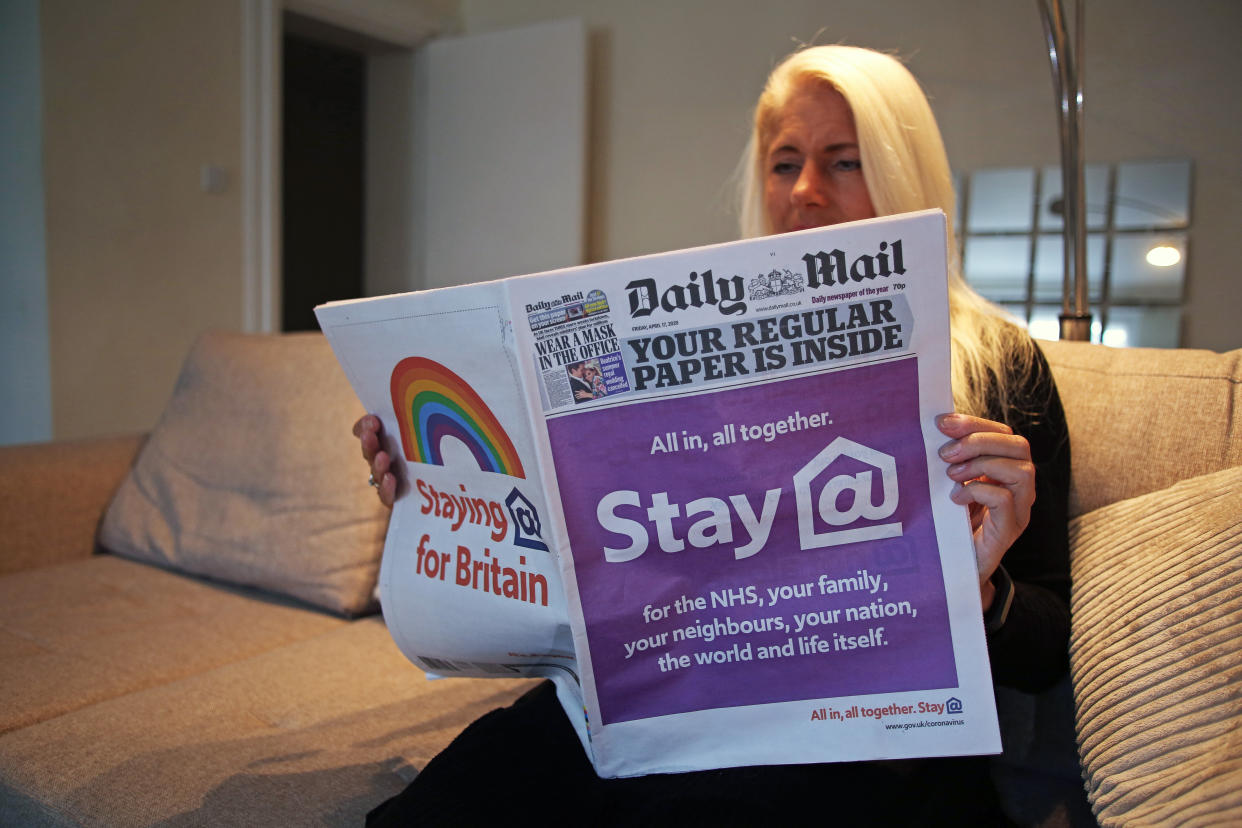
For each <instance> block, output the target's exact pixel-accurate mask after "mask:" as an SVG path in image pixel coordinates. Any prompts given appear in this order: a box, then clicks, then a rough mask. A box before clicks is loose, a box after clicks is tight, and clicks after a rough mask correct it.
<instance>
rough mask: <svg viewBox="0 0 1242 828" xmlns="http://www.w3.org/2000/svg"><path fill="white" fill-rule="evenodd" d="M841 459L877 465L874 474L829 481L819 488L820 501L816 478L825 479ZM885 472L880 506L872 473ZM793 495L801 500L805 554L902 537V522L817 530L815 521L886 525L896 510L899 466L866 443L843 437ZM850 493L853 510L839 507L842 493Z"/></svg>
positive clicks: (801, 478)
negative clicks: (817, 517) (815, 490)
mask: <svg viewBox="0 0 1242 828" xmlns="http://www.w3.org/2000/svg"><path fill="white" fill-rule="evenodd" d="M840 457H852V458H854V459H855V460H858V461H859V462H861V463H865V464H867V465H868V466H872V467H873V468H872V469H866V470H864V471H860V472H858V473H857V474H838V475H836V476H835V477H832V478H829V479H828V481H827V482H826V483H825V484H824V487H823V488H822V489H820V491H819V496H818V497H816V496H815V494H814V492H813V484H814V483H815V479H816V478H817V477H820V476H821V475H822V474H823V473H824V472H825V470H827V468H828V467H829V466H831V465H832V464H833V462H834V461H835V460H837V459H838V458H840ZM873 471H878V472H879V473H880V492H881V495H882V496H881V498H880V502H879V503H873V502H872V500H871V497H872V485H871V481H872V474H873ZM793 479H794V494H795V496H796V497H797V500H798V537H799V540H800V541H801V546H802V548H803V549H820V548H822V547H825V546H839V545H841V544H843V543H858V542H860V541H868V540H877V539H879V538H896V537H900V536H901V523H900V522H893V523H882V524H874V525H871V526H861V527H857V528H852V529H846V528H836V529H828V530H825V531H823V532H818V531H816V529H815V516H816V515H818V516H819V518H820V519H821V520H823V521H824V523H827V524H828V525H829V526H832V527H845V526H848V525H849V524H851V523H854V522H855V521H857V520H859V519H860V518H861V519H864V520H872V521H875V520H884V519H885V518H887V517H889V516H891V515H892V514H893V512H895V511H897V463H896V462H895V461H894V460H893V458H892V457H891V456H890V455H887V454H885V453H883V452H881V451H876V450H875V449H873V448H867V447H866V446H864V445H862V444H861V443H855V442H854V441H853V440H847V439H846V438H844V437H838V438H836V439H835V440H833V441H832V442H831V443H829V444H828V446H827V447H826V448H825V449H824V450H823V451H821V452H820V453H819V454H817V455H815V457H813V458H812V459H811V462H809V463H807V464H806V465H805V466H803V467H802V468H801V469H799V470H798V471H797V473H795V474H794V478H793ZM846 492H850V493H852V497H850V498H849V505H848V506H846V507H845V508H844V509H842V508H840V506H839V502H840V500H841V495H842V494H843V493H846Z"/></svg>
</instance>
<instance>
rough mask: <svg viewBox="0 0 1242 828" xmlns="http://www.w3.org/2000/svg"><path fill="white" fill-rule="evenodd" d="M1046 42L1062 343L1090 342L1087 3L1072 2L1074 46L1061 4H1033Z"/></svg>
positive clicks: (1049, 0) (1056, 0)
mask: <svg viewBox="0 0 1242 828" xmlns="http://www.w3.org/2000/svg"><path fill="white" fill-rule="evenodd" d="M1036 3H1037V4H1038V6H1039V12H1040V16H1041V17H1042V18H1043V23H1044V36H1045V37H1046V39H1047V41H1048V61H1049V63H1050V64H1051V67H1052V86H1053V90H1054V91H1055V92H1056V101H1057V124H1058V126H1059V132H1060V138H1061V187H1062V190H1061V193H1062V199H1061V203H1062V204H1063V205H1064V207H1063V210H1062V213H1061V219H1062V233H1063V235H1064V244H1063V251H1064V255H1063V266H1064V277H1063V281H1062V287H1061V315H1060V321H1061V326H1060V330H1061V334H1060V335H1061V339H1072V340H1078V341H1082V342H1086V341H1089V340H1090V339H1091V308H1090V305H1089V303H1088V301H1087V217H1086V193H1085V192H1084V190H1085V185H1084V183H1083V181H1084V179H1083V141H1082V29H1083V7H1084V5H1085V3H1086V0H1074V17H1075V20H1074V45H1073V50H1072V51H1071V49H1070V48H1069V42H1068V41H1069V32H1068V31H1067V28H1066V20H1065V13H1064V10H1063V9H1062V7H1061V0H1036Z"/></svg>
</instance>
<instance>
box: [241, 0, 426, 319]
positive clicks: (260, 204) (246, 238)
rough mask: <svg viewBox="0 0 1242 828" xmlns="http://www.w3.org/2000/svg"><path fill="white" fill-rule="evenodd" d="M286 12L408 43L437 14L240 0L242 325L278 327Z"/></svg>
mask: <svg viewBox="0 0 1242 828" xmlns="http://www.w3.org/2000/svg"><path fill="white" fill-rule="evenodd" d="M285 11H292V12H296V13H298V14H301V15H303V16H305V17H310V18H313V19H315V20H318V21H320V22H323V23H327V24H329V25H331V26H334V27H336V28H339V29H345V30H346V31H350V32H354V33H356V34H359V35H362V36H364V37H368V38H372V39H374V40H380V41H383V42H385V43H390V44H392V45H394V46H396V47H399V48H404V49H413V48H415V47H417V46H419V45H421V44H422V43H424V42H426V41H427V40H428V39H430V38H432V37H434V36H436V35H437V34H440V33H442V31H443V29H444V21H443V20H442V19H440V18H438V17H437V16H436V15H435V14H434V13H433V12H432V11H429V10H424V9H423V8H421V7H420V6H418V5H407V4H400V5H398V4H395V3H393V2H391V0H242V73H241V74H242V142H241V150H242V152H241V175H240V180H241V200H242V261H241V274H242V329H243V330H244V331H246V332H248V333H276V332H279V331H280V327H281V324H280V315H281V314H280V300H281V289H280V280H281V251H280V232H281V204H280V198H281V181H280V165H281V153H280V129H281V121H280V109H281V71H280V66H281V39H282V37H283V34H284V27H283V25H282V17H281V16H282V14H283V13H284V12H285Z"/></svg>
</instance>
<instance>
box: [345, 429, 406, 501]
mask: <svg viewBox="0 0 1242 828" xmlns="http://www.w3.org/2000/svg"><path fill="white" fill-rule="evenodd" d="M382 430H383V426H382V425H380V419H379V417H376V416H375V415H374V414H367V415H366V416H364V417H363V418H362V419H360V420H358V422H356V423H354V436H355V437H357V438H358V441H359V442H360V443H361V444H362V456H363V458H365V459H366V461H367V464H368V465H369V466H370V467H371V480H372V481H373V483H372V485H374V486H375V493H376V494H377V495H379V499H380V502H381V503H383V504H384V505H385V506H387V507H389V508H392V502H393V500H395V499H396V497H397V476H396V475H395V474H393V472H392V458H391V457H389V456H388V452H386V451H384V450H383V449H381V448H380V431H382Z"/></svg>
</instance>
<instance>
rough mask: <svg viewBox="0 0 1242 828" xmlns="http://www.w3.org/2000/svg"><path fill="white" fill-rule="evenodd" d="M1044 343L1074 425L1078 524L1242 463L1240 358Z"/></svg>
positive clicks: (1073, 494)
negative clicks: (1090, 515)
mask: <svg viewBox="0 0 1242 828" xmlns="http://www.w3.org/2000/svg"><path fill="white" fill-rule="evenodd" d="M1039 345H1040V347H1041V348H1042V349H1043V351H1044V354H1045V355H1046V356H1047V357H1048V362H1049V364H1051V366H1052V373H1053V376H1054V377H1055V378H1056V381H1057V388H1058V390H1059V391H1060V394H1061V402H1062V404H1063V405H1064V406H1065V416H1066V419H1067V420H1068V421H1069V430H1070V447H1071V451H1072V452H1073V477H1072V484H1071V487H1070V515H1071V516H1075V515H1081V514H1085V513H1087V512H1090V511H1092V510H1093V509H1097V508H1099V507H1101V506H1104V505H1107V504H1109V503H1115V502H1117V501H1119V500H1125V499H1127V498H1131V497H1135V496H1137V495H1141V494H1146V493H1147V492H1154V491H1157V490H1159V489H1163V488H1165V487H1166V486H1169V485H1171V484H1173V483H1175V482H1176V481H1178V480H1184V479H1186V478H1188V477H1195V476H1197V475H1201V474H1206V473H1208V472H1214V471H1219V470H1220V469H1225V468H1229V467H1231V466H1237V465H1242V437H1240V436H1239V435H1242V350H1236V351H1229V352H1227V353H1223V354H1218V353H1216V352H1214V351H1199V350H1189V349H1178V350H1158V349H1155V348H1106V347H1104V346H1103V345H1090V344H1087V343H1083V342H1045V341H1041V342H1040V343H1039Z"/></svg>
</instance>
